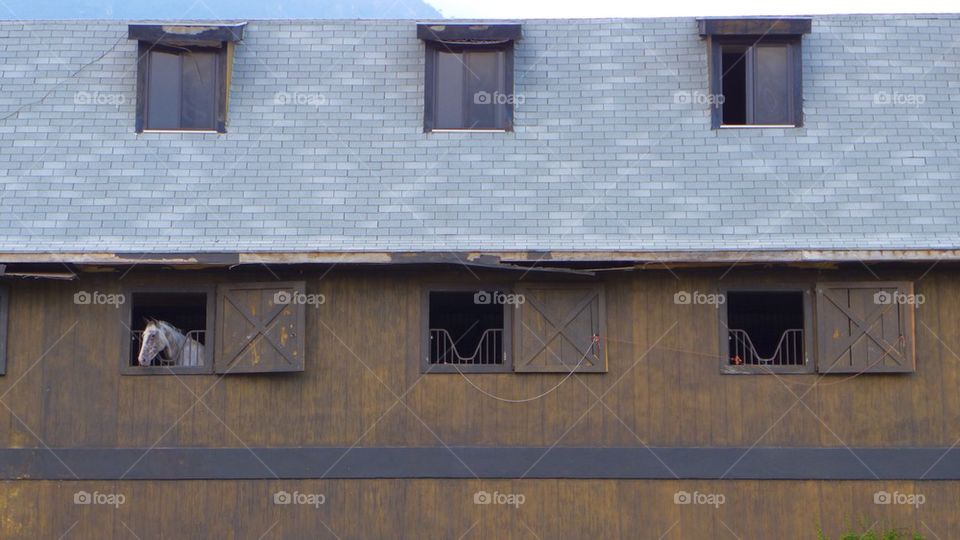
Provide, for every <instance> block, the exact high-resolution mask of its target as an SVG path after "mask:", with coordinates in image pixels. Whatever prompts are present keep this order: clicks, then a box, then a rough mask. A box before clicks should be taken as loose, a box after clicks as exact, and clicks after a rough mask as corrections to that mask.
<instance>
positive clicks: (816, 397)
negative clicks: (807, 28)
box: [0, 265, 960, 447]
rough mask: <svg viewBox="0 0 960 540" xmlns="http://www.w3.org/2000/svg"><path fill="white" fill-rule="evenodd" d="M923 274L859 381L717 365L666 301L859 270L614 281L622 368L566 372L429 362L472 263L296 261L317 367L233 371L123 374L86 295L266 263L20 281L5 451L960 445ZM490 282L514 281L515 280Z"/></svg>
mask: <svg viewBox="0 0 960 540" xmlns="http://www.w3.org/2000/svg"><path fill="white" fill-rule="evenodd" d="M927 270H928V266H925V267H923V268H874V269H873V271H874V272H876V273H877V274H878V275H879V277H880V278H882V279H884V280H901V279H909V280H917V279H918V278H921V277H922V279H919V281H916V292H918V293H920V294H923V295H924V297H925V303H924V304H923V305H921V306H920V307H919V309H918V311H917V323H916V347H917V371H916V373H913V374H909V375H869V376H867V375H864V376H859V377H852V376H847V375H833V376H827V377H820V376H818V375H813V374H811V375H782V376H778V377H774V376H769V375H740V376H736V375H721V374H720V372H719V362H720V359H719V351H718V349H719V345H718V344H719V337H718V336H719V334H718V331H719V324H718V311H717V310H716V309H715V308H714V307H712V306H691V305H677V304H675V303H674V302H673V295H674V293H675V292H677V291H679V290H685V291H701V292H709V291H715V290H716V289H717V287H718V286H728V285H732V284H736V283H760V282H774V281H777V280H800V281H804V282H809V283H813V282H815V281H817V280H822V281H840V280H843V279H865V278H868V279H873V278H872V277H871V276H870V275H869V274H868V273H867V272H866V271H865V270H864V269H863V268H862V267H859V268H858V267H854V268H849V269H844V270H819V271H814V270H789V269H760V270H751V269H735V270H733V271H731V272H728V273H724V272H723V271H721V270H717V271H706V270H699V271H693V270H688V271H674V272H672V273H671V272H667V271H664V270H656V271H649V270H648V271H633V272H616V273H607V274H604V275H603V276H602V279H603V280H604V282H605V284H606V289H607V321H608V329H607V336H606V338H607V343H608V347H609V373H606V374H584V375H578V376H574V377H570V378H567V379H565V378H564V376H562V375H555V374H471V375H466V376H463V375H460V374H455V373H454V374H426V375H424V374H423V373H421V368H420V365H421V364H420V362H419V354H420V351H419V347H420V335H419V332H420V328H419V325H420V313H419V310H420V301H421V288H422V287H423V286H424V285H425V284H427V283H438V282H443V281H455V280H461V282H463V283H469V282H470V281H473V282H475V278H474V277H472V276H471V274H470V273H469V272H466V271H464V270H463V269H460V270H447V271H433V270H424V269H389V270H383V269H382V270H364V269H348V268H336V267H335V268H333V270H332V271H330V272H328V273H327V272H325V271H323V270H316V269H314V270H304V271H303V274H302V275H301V274H300V273H299V271H293V270H290V271H287V272H283V273H282V275H281V276H279V277H281V278H283V279H305V280H306V281H307V292H309V293H322V294H324V295H325V296H326V303H325V304H324V305H321V306H319V308H317V309H313V308H308V309H307V319H306V320H307V336H306V338H307V342H306V370H305V371H304V372H302V373H294V374H280V375H270V374H267V375H228V376H226V377H223V378H220V377H218V376H216V375H190V376H179V377H174V376H123V375H121V374H120V370H119V363H120V361H121V357H122V354H123V353H122V350H123V349H122V347H123V342H124V340H125V339H126V334H125V332H126V330H125V327H124V325H123V324H122V321H121V320H120V318H121V317H120V313H121V312H122V310H118V309H115V308H113V307H112V306H84V305H81V306H78V305H75V304H74V303H73V294H74V292H76V291H78V290H87V291H94V290H95V291H99V292H105V293H111V292H122V291H123V289H124V287H127V286H131V285H138V284H160V283H169V284H171V285H174V286H176V285H180V284H188V283H193V284H209V283H220V282H225V281H254V280H262V281H270V280H275V279H277V278H275V277H273V276H272V275H271V273H269V272H267V271H265V270H263V271H260V272H251V271H232V272H190V271H176V272H166V273H158V272H155V271H146V270H141V269H134V270H133V271H132V272H130V273H128V274H125V275H123V277H122V279H121V273H120V272H116V273H106V274H104V273H85V274H83V275H82V278H81V279H80V280H79V281H77V282H72V283H69V282H68V283H63V282H50V281H20V282H13V283H11V289H12V293H11V299H10V326H9V330H10V332H9V336H10V337H9V345H8V372H7V375H6V376H4V377H0V395H2V396H3V398H2V402H3V403H5V404H6V405H7V406H8V407H9V410H6V409H0V446H3V447H37V446H43V445H48V446H51V447H58V446H59V447H76V446H90V447H115V446H123V447H128V446H139V447H149V446H152V445H158V446H232V447H236V446H242V445H249V446H350V445H354V444H357V445H360V446H390V445H401V446H437V445H439V444H441V442H442V443H445V444H449V445H511V446H550V445H553V444H555V443H558V444H560V445H565V446H638V445H641V444H649V445H651V446H685V445H691V446H751V445H754V444H756V445H758V446H844V445H848V446H944V447H947V446H950V445H953V444H954V443H955V442H956V441H957V440H958V439H960V392H958V391H957V388H960V358H958V357H957V355H956V354H955V353H957V354H960V329H958V326H957V324H956V321H957V320H960V272H958V271H957V270H954V269H951V268H947V267H946V266H945V265H943V266H938V267H935V268H934V269H933V270H930V271H929V272H927ZM924 272H926V273H924ZM480 277H481V278H483V279H485V280H486V279H492V280H497V279H503V280H506V281H507V282H510V281H511V280H513V279H516V277H519V273H514V274H510V275H503V274H497V275H492V274H489V273H487V274H481V276H480ZM721 278H722V279H721ZM523 279H524V280H525V281H532V280H543V276H542V275H540V276H535V275H533V274H527V275H526V276H524V277H523ZM541 395H542V397H539V398H536V396H541ZM200 396H203V399H202V401H198V399H197V398H198V397H200ZM491 396H495V397H491ZM601 396H603V399H602V401H601V402H598V398H599V397H601ZM798 398H802V399H799V401H798ZM508 400H527V401H522V402H520V403H515V402H510V401H508ZM641 441H642V443H641Z"/></svg>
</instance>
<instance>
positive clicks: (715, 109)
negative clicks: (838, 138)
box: [707, 35, 803, 129]
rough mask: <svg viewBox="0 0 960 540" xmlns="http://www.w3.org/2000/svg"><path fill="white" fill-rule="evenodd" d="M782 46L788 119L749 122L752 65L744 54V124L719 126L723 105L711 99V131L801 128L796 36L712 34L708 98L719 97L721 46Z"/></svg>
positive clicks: (800, 64)
mask: <svg viewBox="0 0 960 540" xmlns="http://www.w3.org/2000/svg"><path fill="white" fill-rule="evenodd" d="M771 45H773V46H785V47H787V58H788V62H789V64H788V66H787V69H788V73H789V75H790V80H788V88H789V89H790V94H789V95H788V96H787V99H786V103H787V106H788V110H787V114H788V116H789V117H790V119H791V120H792V121H791V122H789V123H786V124H758V123H751V119H752V115H753V110H752V99H751V98H752V92H751V80H752V78H751V77H752V69H753V66H752V65H751V62H750V60H749V59H751V58H752V54H750V53H747V54H746V58H744V60H743V61H744V62H747V85H746V87H747V90H746V92H747V97H746V99H747V118H746V123H744V124H724V123H723V104H722V103H719V101H720V100H719V99H714V100H711V103H712V106H711V108H710V121H711V128H712V129H721V128H722V129H736V128H746V129H757V128H763V127H772V128H799V127H803V61H802V56H803V52H802V44H801V36H800V35H770V36H720V35H713V36H710V37H709V38H708V45H707V46H708V50H709V62H708V66H709V78H710V95H711V96H720V95H723V83H722V76H723V48H724V47H730V46H734V47H743V46H746V47H747V48H748V49H750V48H752V47H755V46H771Z"/></svg>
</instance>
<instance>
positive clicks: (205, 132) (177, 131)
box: [138, 129, 226, 135]
mask: <svg viewBox="0 0 960 540" xmlns="http://www.w3.org/2000/svg"><path fill="white" fill-rule="evenodd" d="M138 133H200V134H214V135H219V134H220V133H226V132H221V131H217V130H215V129H144V130H142V131H139V132H138Z"/></svg>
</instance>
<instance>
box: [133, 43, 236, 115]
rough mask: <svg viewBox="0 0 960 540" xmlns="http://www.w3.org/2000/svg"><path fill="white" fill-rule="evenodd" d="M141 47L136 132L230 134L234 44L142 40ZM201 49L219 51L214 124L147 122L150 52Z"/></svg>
mask: <svg viewBox="0 0 960 540" xmlns="http://www.w3.org/2000/svg"><path fill="white" fill-rule="evenodd" d="M138 43H139V45H138V47H137V106H136V132H137V133H144V132H148V133H163V132H197V133H212V132H217V133H226V131H227V126H226V124H227V122H226V119H227V92H228V88H227V87H228V84H227V79H228V73H227V72H228V69H229V63H230V56H231V55H230V54H229V50H230V48H231V47H232V44H231V43H222V44H221V46H220V47H216V46H211V45H210V44H203V45H176V46H171V45H167V44H162V43H150V42H147V41H140V42H138ZM185 49H186V50H188V51H193V50H199V51H204V52H211V53H215V54H216V60H217V66H216V74H215V76H216V78H215V82H216V89H215V95H216V97H215V99H216V104H215V107H216V110H215V111H214V125H213V126H211V127H209V128H183V127H178V128H153V127H150V126H148V125H147V122H148V119H149V118H148V117H149V113H148V111H147V101H148V100H149V91H150V89H149V84H150V81H149V73H150V53H151V52H152V51H155V50H156V51H167V52H177V53H181V54H182V53H183V52H184V50H185Z"/></svg>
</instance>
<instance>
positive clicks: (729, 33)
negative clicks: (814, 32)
mask: <svg viewBox="0 0 960 540" xmlns="http://www.w3.org/2000/svg"><path fill="white" fill-rule="evenodd" d="M699 24H700V35H701V36H703V37H706V38H707V43H708V49H709V51H710V57H709V66H710V88H711V90H710V94H711V95H712V96H716V99H713V100H710V102H711V103H712V111H711V112H712V125H713V127H714V128H722V127H799V126H801V125H803V95H802V93H801V90H802V87H803V85H802V79H801V72H802V70H801V63H800V58H801V57H800V40H801V36H802V35H803V34H807V33H809V32H810V28H811V21H810V19H807V18H786V19H769V18H758V19H701V20H700V21H699Z"/></svg>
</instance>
